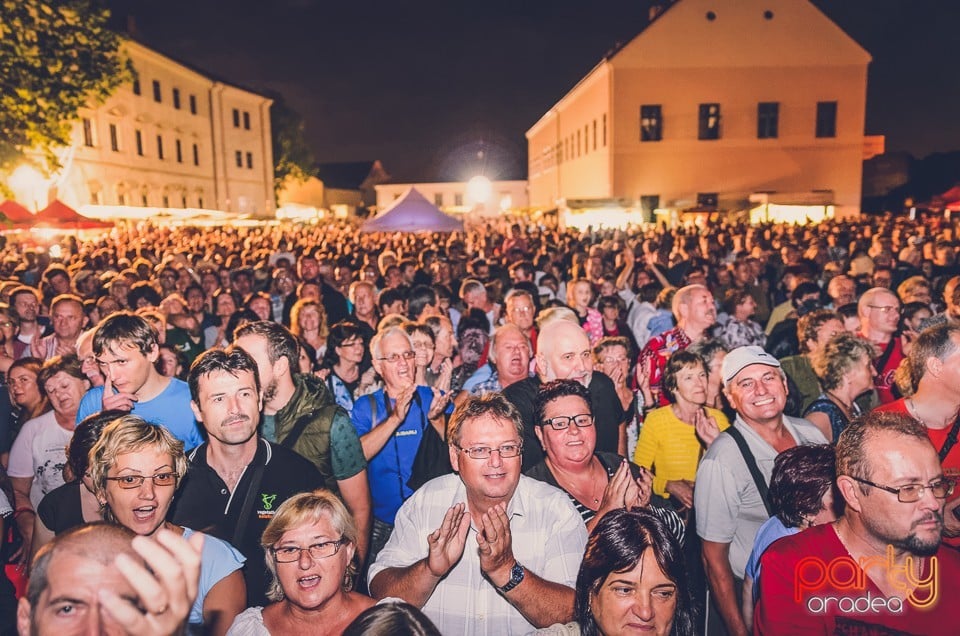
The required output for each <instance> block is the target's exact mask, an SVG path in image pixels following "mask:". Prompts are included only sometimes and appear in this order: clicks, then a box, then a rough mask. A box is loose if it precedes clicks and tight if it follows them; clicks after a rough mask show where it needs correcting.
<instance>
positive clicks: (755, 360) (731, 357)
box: [720, 345, 780, 386]
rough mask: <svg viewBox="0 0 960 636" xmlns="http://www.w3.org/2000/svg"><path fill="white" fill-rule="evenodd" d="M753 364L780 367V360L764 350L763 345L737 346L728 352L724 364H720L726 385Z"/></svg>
mask: <svg viewBox="0 0 960 636" xmlns="http://www.w3.org/2000/svg"><path fill="white" fill-rule="evenodd" d="M751 364H763V365H766V366H768V367H776V368H777V369H779V368H780V361H779V360H777V359H776V358H774V357H773V356H772V355H770V354H769V353H767V352H766V351H764V350H763V348H762V347H758V346H756V345H751V346H749V347H737V348H736V349H734V350H733V351H731V352H730V353H728V354H727V357H725V358H724V359H723V364H722V365H720V375H721V377H723V384H724V386H726V385H727V384H729V383H730V380H732V379H733V378H735V377H736V375H737V374H738V373H740V372H741V371H743V370H744V369H745V368H747V367H749V366H750V365H751Z"/></svg>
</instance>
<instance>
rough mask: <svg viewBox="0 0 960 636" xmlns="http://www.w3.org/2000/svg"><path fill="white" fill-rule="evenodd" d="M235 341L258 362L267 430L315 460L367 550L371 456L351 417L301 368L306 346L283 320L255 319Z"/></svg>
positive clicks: (270, 438) (266, 433) (266, 435)
mask: <svg viewBox="0 0 960 636" xmlns="http://www.w3.org/2000/svg"><path fill="white" fill-rule="evenodd" d="M233 344H234V345H235V346H237V347H240V348H241V349H243V350H244V351H246V352H247V353H248V354H250V357H251V358H253V359H254V360H255V361H256V363H257V372H258V374H259V376H260V385H261V386H262V387H263V389H262V391H263V415H262V418H261V419H262V426H263V428H262V429H261V430H262V434H263V437H264V438H265V439H267V441H270V442H275V443H277V444H280V445H281V446H285V447H287V448H289V449H291V450H293V451H294V452H296V453H299V454H300V455H301V456H303V457H305V458H307V459H308V460H310V461H311V462H312V463H313V465H314V466H315V467H316V468H317V470H319V471H320V475H321V476H322V477H323V483H324V487H326V488H327V489H328V490H330V491H331V492H333V493H334V494H336V495H338V496H339V497H340V499H342V500H343V503H344V504H346V506H347V508H348V509H349V510H350V514H352V515H353V518H354V520H355V521H356V522H357V531H358V537H359V538H358V541H357V552H358V553H359V554H360V558H361V559H363V557H364V555H366V553H367V552H366V549H367V537H368V536H369V535H370V486H369V484H368V481H367V461H366V459H364V452H363V449H362V448H361V446H360V440H359V439H358V436H357V432H356V430H354V427H353V426H351V423H350V416H349V415H347V412H346V411H345V410H343V408H342V407H340V406H339V405H338V404H337V403H336V401H335V400H334V397H333V394H331V393H330V391H329V390H328V389H327V385H326V384H325V383H324V381H323V380H321V379H320V378H318V377H316V376H313V375H306V374H300V373H296V369H297V368H298V367H297V360H298V359H299V357H300V347H299V345H298V344H297V340H296V338H294V337H293V334H291V333H290V330H288V329H287V328H286V327H284V326H283V325H279V324H277V323H275V322H272V321H267V320H259V321H257V322H251V323H248V324H246V325H244V326H243V327H241V328H240V329H238V330H237V331H236V333H235V334H234V339H233Z"/></svg>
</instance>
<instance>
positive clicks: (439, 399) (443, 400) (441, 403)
mask: <svg viewBox="0 0 960 636" xmlns="http://www.w3.org/2000/svg"><path fill="white" fill-rule="evenodd" d="M449 403H450V394H449V393H447V394H446V395H441V393H440V389H437V388H434V389H433V401H432V402H431V403H430V411H429V412H428V413H427V419H428V420H432V419H434V418H436V417H439V416H441V415H443V410H444V409H445V408H447V404H449Z"/></svg>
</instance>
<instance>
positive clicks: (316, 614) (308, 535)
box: [228, 490, 376, 636]
mask: <svg viewBox="0 0 960 636" xmlns="http://www.w3.org/2000/svg"><path fill="white" fill-rule="evenodd" d="M356 541H357V527H356V525H355V524H354V522H353V518H352V517H351V516H350V513H349V512H347V509H346V508H345V507H344V505H343V503H341V501H340V499H338V498H337V497H336V496H334V495H333V494H332V493H331V492H329V491H327V490H315V491H313V492H305V493H301V494H299V495H296V496H294V497H291V498H290V499H287V500H286V501H285V502H283V504H282V505H281V506H280V507H279V508H277V511H276V514H274V516H273V519H271V520H270V523H269V524H268V525H267V528H266V530H264V531H263V537H262V539H261V544H262V545H263V551H264V556H265V558H266V563H267V569H268V570H269V571H270V575H271V583H270V588H269V590H268V591H267V598H269V599H270V600H271V601H274V602H273V603H271V604H270V605H268V606H266V607H251V608H249V609H247V610H246V611H244V612H243V613H242V614H240V615H239V616H237V618H236V620H235V621H234V623H233V626H232V627H231V628H230V631H229V632H228V634H229V636H267V635H269V634H341V633H343V631H344V629H346V627H347V626H349V625H350V623H352V622H353V620H354V619H355V618H356V617H357V616H358V615H360V614H361V613H362V612H363V611H364V610H366V609H367V608H369V607H372V606H373V605H374V604H375V603H376V601H374V600H373V599H372V598H370V597H369V596H364V595H363V594H360V593H359V592H355V591H353V582H354V579H355V577H356V574H357V565H358V564H357V560H356V558H355V557H356V549H357V547H356V546H357V544H356Z"/></svg>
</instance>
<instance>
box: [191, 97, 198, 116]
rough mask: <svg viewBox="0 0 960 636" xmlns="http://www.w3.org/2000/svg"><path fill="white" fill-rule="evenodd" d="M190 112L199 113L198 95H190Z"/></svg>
mask: <svg viewBox="0 0 960 636" xmlns="http://www.w3.org/2000/svg"><path fill="white" fill-rule="evenodd" d="M190 114H191V115H196V114H197V96H196V95H191V96H190Z"/></svg>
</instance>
